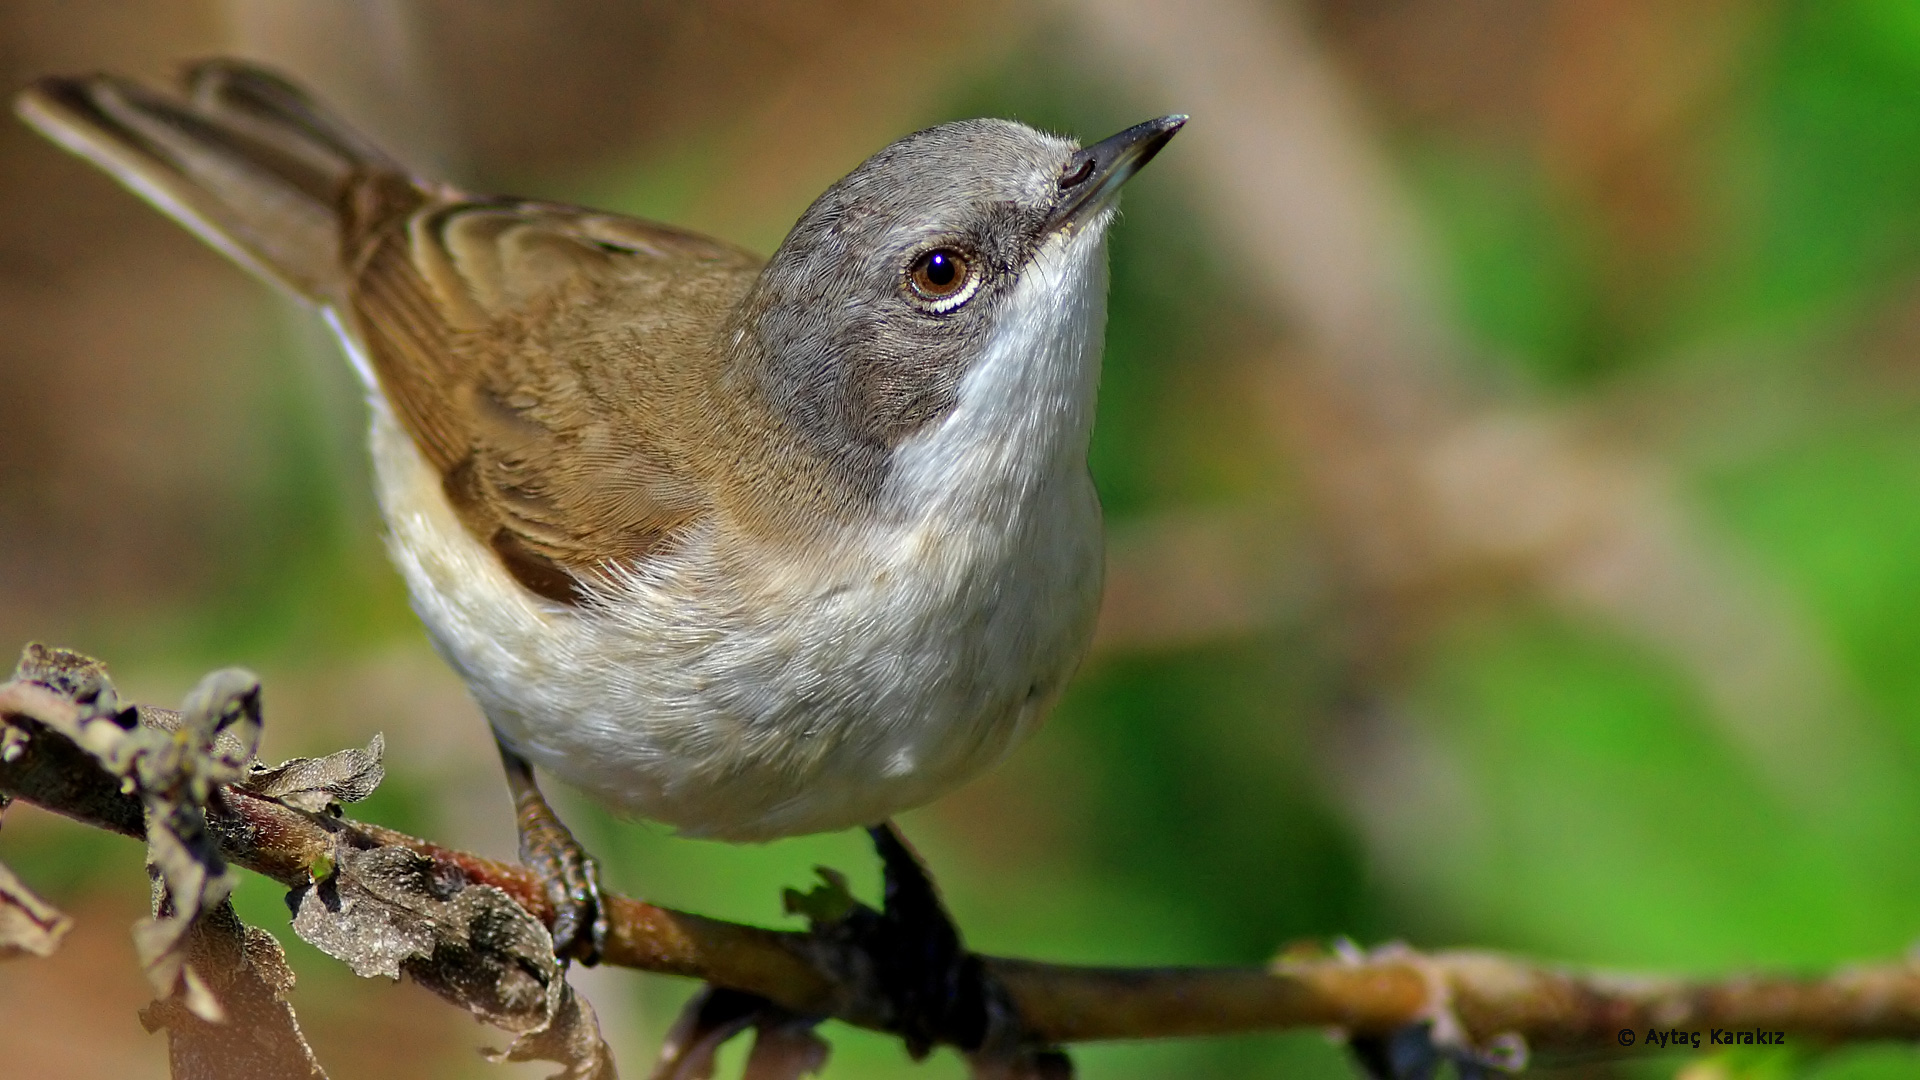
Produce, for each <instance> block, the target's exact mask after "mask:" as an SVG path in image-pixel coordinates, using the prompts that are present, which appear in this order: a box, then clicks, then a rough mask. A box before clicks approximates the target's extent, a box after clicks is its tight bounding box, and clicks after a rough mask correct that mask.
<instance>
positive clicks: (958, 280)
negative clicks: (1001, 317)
mask: <svg viewBox="0 0 1920 1080" xmlns="http://www.w3.org/2000/svg"><path fill="white" fill-rule="evenodd" d="M907 285H908V287H909V288H911V289H912V290H913V294H914V295H915V296H917V297H919V298H920V299H921V300H922V301H924V302H925V303H926V305H927V306H928V307H930V308H932V309H933V310H935V311H939V312H946V311H952V310H953V309H954V308H957V307H959V306H960V305H961V304H964V303H966V302H967V300H968V298H969V297H971V296H973V294H974V291H975V290H976V289H978V288H979V287H980V280H979V276H978V275H977V274H975V273H974V272H973V264H972V262H970V261H969V260H968V259H967V257H966V256H965V255H963V254H961V253H960V252H958V251H955V250H954V249H953V248H945V247H941V248H934V249H933V250H931V251H925V252H921V254H920V257H919V258H917V259H915V260H913V265H912V266H911V267H908V268H907Z"/></svg>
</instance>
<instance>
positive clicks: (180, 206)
mask: <svg viewBox="0 0 1920 1080" xmlns="http://www.w3.org/2000/svg"><path fill="white" fill-rule="evenodd" d="M16 111H17V112H18V114H19V115H20V116H21V117H22V118H23V119H24V120H25V121H26V122H27V123H28V124H30V125H32V126H33V127H34V128H36V129H38V130H39V131H40V132H41V133H43V134H45V135H46V136H48V137H49V138H51V139H52V140H53V141H54V142H56V143H58V144H59V145H60V146H62V147H64V148H65V149H67V150H69V151H72V152H74V153H77V154H78V155H80V156H81V157H83V158H85V159H87V160H88V161H90V162H92V163H93V164H94V165H96V166H98V167H100V168H101V169H103V170H105V171H106V172H107V173H109V174H110V175H111V176H113V177H114V178H115V179H117V180H118V181H119V182H120V183H121V184H123V185H125V186H126V187H127V188H129V189H131V190H132V191H133V192H134V193H135V194H137V195H139V196H140V197H142V198H144V199H145V200H146V201H148V202H149V203H151V204H152V205H153V206H155V207H157V208H158V209H159V210H161V211H162V212H164V213H165V214H167V215H169V216H170V217H172V218H173V219H175V220H176V221H178V222H179V223H180V224H182V225H184V226H185V227H186V228H188V229H189V230H191V231H192V232H193V233H195V234H196V235H198V236H199V237H200V239H202V240H203V241H205V242H207V243H209V244H211V245H212V246H213V247H214V248H216V249H218V250H219V251H221V252H223V253H224V254H226V255H227V256H229V257H230V258H232V259H233V260H234V261H236V262H237V263H239V264H240V265H241V266H243V267H245V268H246V269H247V270H250V271H252V272H253V273H255V274H256V275H258V276H260V277H261V278H264V279H265V280H267V281H269V282H271V283H273V284H274V285H277V286H278V287H280V288H281V289H282V290H284V291H285V292H287V293H290V294H291V295H292V296H294V297H296V298H297V299H299V300H300V301H302V302H304V303H306V304H307V305H309V306H311V307H313V308H316V309H318V311H319V312H320V314H321V316H322V317H323V318H324V319H325V320H326V321H327V323H328V324H329V325H330V326H331V327H332V328H333V330H334V331H335V332H336V333H337V335H338V336H339V338H340V341H341V343H342V345H343V346H344V350H345V352H346V354H347V357H348V359H349V361H350V362H351V364H352V366H353V368H354V370H355V371H356V372H357V373H358V375H359V378H360V379H361V381H362V382H363V384H364V387H365V392H366V397H367V401H368V404H369V406H370V416H371V420H370V436H369V443H370V447H371V457H372V464H373V476H374V482H375V486H376V488H377V495H378V500H379V505H380V509H381V511H382V515H383V517H384V520H385V526H386V531H387V545H388V549H389V552H390V554H391V557H392V560H393V562H394V564H395V565H396V566H397V567H398V569H399V571H400V573H401V575H402V576H403V577H404V578H405V580H406V584H407V588H408V592H409V595H410V598H411V601H412V604H413V607H414V609H415V611H416V612H417V613H418V615H419V617H420V619H421V621H422V622H423V623H424V625H425V627H426V630H427V633H428V635H429V636H430V638H431V639H432V641H433V643H434V646H435V647H436V649H437V650H438V652H439V653H440V655H441V656H442V657H444V658H445V660H446V662H447V663H448V664H449V665H451V666H452V668H453V669H454V670H455V671H456V672H458V674H459V675H460V676H461V678H462V679H463V680H464V681H465V683H466V686H467V687H468V689H469V691H470V692H471V694H472V696H473V698H474V699H475V700H476V702H477V703H478V705H479V708H480V710H481V712H482V713H483V714H484V715H485V717H486V720H487V722H488V724H489V725H490V727H491V729H492V732H493V734H494V737H495V740H496V742H497V744H498V747H499V751H500V757H501V760H502V763H503V766H504V770H505V772H506V775H507V780H508V786H509V789H510V792H511V794H512V796H513V798H514V801H515V805H516V809H517V817H518V824H519V830H520V856H521V858H522V860H523V861H524V862H526V863H528V864H529V865H531V866H532V867H534V868H535V869H536V870H537V871H539V872H540V874H541V875H542V877H543V879H544V880H545V881H546V883H547V884H546V888H547V890H548V894H549V897H550V898H551V899H552V900H553V902H554V906H555V909H556V911H557V912H558V915H557V916H556V918H555V920H554V923H553V939H554V945H555V949H556V952H558V953H560V954H563V955H572V956H577V957H579V958H580V959H582V960H585V961H587V962H592V961H593V959H594V958H595V957H596V956H597V950H598V948H599V946H600V944H601V942H602V941H603V940H604V937H605V934H606V932H607V927H606V923H605V919H606V916H605V912H604V910H603V909H602V906H601V905H600V903H599V899H600V898H599V881H598V873H599V872H598V865H597V863H596V862H595V861H594V860H593V859H592V857H591V856H589V855H588V854H587V853H586V852H585V851H584V850H583V849H582V848H581V846H580V844H579V843H578V842H577V841H576V840H575V839H574V838H573V836H572V834H571V832H569V831H568V830H567V828H566V826H565V824H564V823H563V822H561V821H560V819H559V817H558V816H557V815H556V814H555V813H554V812H553V811H552V809H551V807H549V806H548V805H547V803H546V800H545V798H544V797H543V795H542V793H541V790H540V787H539V783H538V781H537V779H536V774H535V771H534V770H535V769H536V768H538V769H541V770H544V771H545V772H546V773H547V774H549V775H551V776H553V777H557V778H559V779H560V780H562V781H564V782H566V783H568V784H571V785H573V786H574V787H576V788H578V789H580V790H581V791H583V792H585V793H586V794H587V795H588V796H590V797H592V798H594V799H596V800H598V801H599V802H601V803H603V804H605V805H607V806H608V807H610V808H612V809H614V810H615V811H617V812H620V813H623V814H627V815H632V816H636V817H640V818H645V819H649V820H653V821H657V822H661V823H664V824H666V825H668V826H671V827H673V828H674V829H676V830H678V831H680V832H682V833H684V834H687V835H691V836H699V837H712V838H717V839H722V840H730V841H739V842H752V841H763V840H770V839H774V838H778V837H783V836H792V835H799V834H806V833H815V832H824V831H831V830H838V829H846V828H853V827H869V828H872V829H876V830H880V829H881V828H882V826H883V824H884V823H886V822H887V821H889V820H890V818H891V817H892V816H893V815H895V814H897V813H899V812H900V811H902V810H905V809H908V808H911V807H915V806H918V805H921V804H924V803H926V802H928V801H930V800H932V799H934V798H935V797H937V796H939V795H941V794H943V793H945V792H947V791H949V790H951V789H952V788H954V787H955V786H957V785H959V784H960V783H962V782H964V781H966V780H967V779H969V778H971V777H973V776H975V775H977V774H979V773H980V772H981V771H983V770H984V769H986V768H988V767H989V766H991V765H992V764H994V763H995V762H997V761H999V760H1000V759H1001V758H1003V757H1004V756H1005V755H1006V754H1007V753H1008V752H1009V751H1010V750H1011V749H1012V748H1013V747H1014V746H1015V745H1016V744H1018V743H1019V742H1020V741H1021V740H1022V739H1023V738H1025V737H1026V736H1028V735H1030V734H1031V733H1032V732H1033V731H1034V730H1035V729H1036V728H1037V727H1038V726H1039V725H1040V723H1041V721H1042V719H1043V718H1044V716H1045V715H1046V713H1047V711H1048V710H1049V708H1050V707H1051V705H1052V704H1053V702H1054V701H1055V700H1056V699H1057V697H1058V696H1059V694H1060V692H1061V690H1062V687H1063V686H1064V685H1065V683H1066V682H1067V680H1068V678H1069V676H1070V675H1071V674H1072V672H1073V671H1074V669H1075V667H1076V666H1077V664H1078V663H1079V661H1080V660H1081V658H1082V657H1083V655H1084V654H1085V652H1086V650H1087V647H1088V644H1089V640H1090V638H1091V636H1092V631H1093V625H1094V619H1095V615H1096V612H1097V609H1098V605H1099V598H1100V591H1101V580H1102V573H1103V546H1102V527H1101V511H1100V504H1099V499H1098V497H1097V494H1096V492H1095V489H1094V486H1093V483H1092V480H1091V477H1090V474H1089V470H1088V464H1087V453H1088V445H1089V438H1090V434H1091V430H1092V425H1093V421H1094V410H1095V402H1096V396H1097V386H1098V382H1099V368H1100V356H1101V349H1102V335H1103V330H1104V325H1105V319H1106V310H1105V303H1106V288H1107V280H1106V238H1107V233H1108V230H1109V226H1110V224H1111V223H1112V221H1113V220H1114V215H1115V208H1116V195H1117V193H1118V191H1119V189H1120V187H1121V185H1122V184H1124V183H1125V182H1126V181H1127V179H1128V178H1130V177H1131V176H1133V175H1134V174H1135V173H1136V172H1137V171H1138V170H1139V169H1140V167H1141V166H1143V165H1144V164H1146V162H1147V161H1148V160H1149V159H1150V158H1152V157H1153V156H1154V155H1155V154H1156V153H1157V152H1158V151H1159V150H1160V149H1161V148H1162V147H1163V146H1165V145H1166V143H1167V142H1168V140H1169V139H1171V138H1172V137H1173V135H1174V133H1175V132H1177V131H1178V130H1180V128H1181V126H1182V124H1184V123H1185V121H1186V119H1187V118H1186V117H1185V116H1181V115H1170V116H1164V117H1161V118H1159V119H1155V120H1150V121H1147V122H1146V123H1143V124H1139V125H1136V126H1134V127H1131V128H1128V129H1127V130H1125V131H1122V132H1120V133H1119V134H1117V135H1114V136H1113V137H1111V138H1108V139H1105V140H1102V141H1099V142H1096V143H1093V144H1091V145H1088V146H1084V147H1083V146H1081V145H1079V144H1078V143H1076V142H1074V141H1073V140H1071V139H1068V138H1064V137H1061V136H1058V135H1053V134H1048V133H1044V132H1042V131H1039V130H1037V129H1035V128H1032V127H1028V126H1026V125H1024V124H1020V123H1017V122H1014V121H1009V120H999V119H974V120H963V121H958V122H953V123H946V124H941V125H939V126H936V127H931V128H928V129H926V130H923V131H919V132H915V133H913V134H909V135H906V136H905V137H903V138H900V139H898V140H897V141H895V142H893V143H891V144H890V145H888V146H886V147H884V148H882V149H881V150H880V151H879V152H877V153H875V154H874V155H873V156H872V157H870V158H868V159H867V160H866V161H865V162H863V163H861V164H860V165H859V166H857V167H856V168H854V169H853V170H852V171H851V172H849V173H848V174H847V175H846V176H845V177H844V178H842V179H841V180H839V181H837V182H836V183H834V184H833V185H832V186H830V187H829V188H827V190H826V191H825V192H824V193H823V194H821V195H820V197H819V198H818V199H816V200H815V201H814V202H813V203H812V205H810V206H809V207H808V208H807V209H806V211H805V212H804V213H802V214H801V215H800V217H799V220H798V221H797V222H796V224H795V225H794V226H793V229H792V231H791V232H789V233H788V234H787V236H786V238H785V239H784V241H782V242H781V244H780V245H779V246H778V248H777V249H776V250H775V251H774V252H773V254H772V255H771V256H770V257H768V258H765V259H762V258H760V257H758V256H756V255H754V254H752V253H751V252H748V251H746V250H744V249H742V248H739V247H736V246H734V245H732V244H729V243H726V242H723V241H720V240H716V239H712V238H709V237H705V236H701V235H697V234H694V233H692V232H688V231H685V230H683V229H679V228H676V227H673V226H670V225H666V224H660V223H655V222H650V221H643V220H639V219H635V218H632V217H627V216H624V215H621V214H616V213H611V212H606V211H598V210H592V209H586V208H582V207H576V206H570V205H564V204H560V203H555V202H545V201H540V200H536V199H523V198H511V197H496V196H485V195H477V194H473V193H469V192H467V191H464V190H461V189H460V188H458V187H456V186H454V185H451V184H448V183H445V182H441V181H438V180H434V179H431V178H427V177H422V176H418V175H415V174H414V173H413V172H411V171H409V169H408V168H406V167H405V166H404V165H402V164H401V163H400V161H399V160H397V159H396V158H394V157H392V156H390V155H389V154H388V153H386V152H385V151H383V150H382V149H381V148H379V147H378V146H376V145H375V144H374V143H373V142H372V141H371V140H369V139H368V138H366V137H365V136H363V135H361V134H360V133H358V132H357V131H355V130H354V129H353V128H352V127H350V126H349V125H347V124H346V123H345V122H343V121H341V120H340V119H338V118H336V117H335V116H334V115H333V114H332V113H331V112H329V111H328V110H327V109H326V108H325V107H324V106H323V105H321V104H320V103H318V102H317V101H316V100H315V99H314V98H313V97H312V96H310V95H308V94H307V93H305V92H304V91H303V90H301V89H300V88H299V87H298V86H297V85H296V84H295V83H294V82H293V81H291V80H290V79H288V78H286V77H284V76H282V75H280V74H277V73H275V72H273V71H271V70H268V69H266V68H264V67H261V66H258V65H255V64H252V63H248V62H243V61H238V60H232V59H212V60H206V61H201V62H198V63H195V64H192V65H189V66H188V67H187V68H186V69H185V71H184V74H183V78H182V80H181V85H180V88H179V89H178V90H177V91H166V90H159V89H154V88H150V87H148V86H146V85H144V84H141V83H139V82H136V81H133V80H129V79H126V78H121V77H117V76H114V75H110V74H94V75H84V76H75V77H49V78H44V79H41V80H39V81H37V82H35V83H33V84H32V85H30V86H29V87H27V88H26V89H25V90H23V91H22V92H21V93H20V95H19V96H18V98H17V100H16ZM875 836H876V842H877V843H880V844H881V845H882V848H883V859H884V858H885V857H886V856H887V853H888V850H889V849H888V847H887V844H888V841H889V838H890V837H891V836H892V834H890V833H886V832H884V831H876V833H875ZM895 839H897V838H895ZM892 850H893V854H894V856H895V857H896V858H897V857H898V845H895V846H894V848H893V849H892ZM889 865H890V868H891V866H892V864H891V863H890V864H889Z"/></svg>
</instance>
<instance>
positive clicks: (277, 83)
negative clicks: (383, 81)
mask: <svg viewBox="0 0 1920 1080" xmlns="http://www.w3.org/2000/svg"><path fill="white" fill-rule="evenodd" d="M186 89H187V95H186V96H185V97H183V98H172V97H168V96H165V95H162V94H159V93H156V92H154V91H152V90H149V89H147V88H145V87H143V86H140V85H139V84H137V83H133V82H131V81H128V80H125V79H120V78H116V77H114V76H111V75H91V76H82V77H77V78H65V77H56V78H48V79H42V80H40V81H39V82H37V83H35V84H34V85H32V86H30V87H28V88H27V89H26V90H25V91H23V92H22V93H21V94H20V96H19V98H18V99H17V100H16V103H15V107H16V109H17V111H18V112H19V115H20V117H21V118H22V119H24V120H25V121H26V122H27V123H29V124H31V125H32V126H33V127H35V128H37V129H38V130H39V131H40V132H41V133H42V134H44V135H46V136H47V137H48V138H50V139H52V140H54V141H55V142H57V143H59V144H60V145H61V146H63V147H65V148H66V149H68V150H70V151H72V152H74V153H76V154H79V155H80V156H82V157H84V158H87V159H88V160H90V161H92V162H93V163H94V164H96V165H98V166H99V167H100V168H102V169H104V170H106V171H107V172H108V173H110V174H112V175H113V176H114V177H115V178H116V179H118V180H119V181H120V182H121V183H122V184H124V185H126V186H127V187H128V188H130V189H131V190H133V191H134V192H135V193H136V194H138V195H140V196H141V197H142V198H144V199H146V200H147V201H148V202H150V203H152V204H153V205H154V206H156V207H158V208H159V209H160V210H161V211H163V212H164V213H166V214H167V215H169V216H170V217H172V218H174V219H175V220H177V221H179V222H180V223H181V224H182V225H184V226H186V227H187V228H188V229H191V230H192V231H193V232H194V233H195V234H196V235H198V236H199V237H200V238H201V239H203V240H205V241H206V242H207V243H209V244H211V245H213V246H214V247H215V248H217V249H219V250H220V251H222V252H224V253H225V254H226V255H227V256H229V257H230V258H232V259H234V260H235V261H236V262H238V263H240V264H241V265H242V266H245V267H246V268H247V269H249V270H252V271H253V272H255V273H257V274H259V275H261V276H262V277H265V278H267V279H269V280H271V281H274V282H276V283H277V284H279V285H281V286H282V287H284V288H286V289H287V290H288V291H290V292H292V293H294V294H295V295H297V296H299V297H301V298H303V299H305V300H307V301H309V302H312V303H315V304H321V305H337V304H339V303H340V302H341V301H342V300H343V298H344V297H343V294H344V291H345V287H346V282H345V278H344V273H345V271H344V269H343V266H342V260H341V257H340V256H341V251H340V244H341V214H342V212H343V199H344V198H345V196H346V193H347V191H348V188H349V186H350V184H351V183H352V182H353V181H354V180H355V179H356V178H364V177H368V176H369V174H388V175H390V176H394V177H396V178H399V177H405V170H404V169H403V168H402V167H401V166H400V165H399V164H398V163H396V162H395V161H394V160H393V159H392V158H390V157H388V156H387V155H386V154H385V153H383V152H382V151H381V150H380V149H379V148H378V147H376V146H374V145H373V144H372V143H370V142H368V141H367V140H366V139H365V138H363V137H362V136H360V135H359V134H358V133H357V132H355V131H353V129H351V128H349V127H347V126H346V125H345V124H343V123H341V122H340V121H338V120H336V119H334V118H333V117H331V116H330V115H328V114H327V113H326V112H325V111H324V110H323V109H321V108H320V107H319V106H318V105H316V104H314V103H313V102H312V101H311V100H310V99H308V98H307V97H306V96H305V95H303V94H301V93H300V91H299V90H297V89H295V88H294V87H293V86H292V85H291V84H290V83H288V82H286V81H285V80H283V79H281V78H279V77H278V76H275V75H273V74H270V73H268V72H266V71H263V70H261V69H259V68H256V67H253V66H250V65H247V64H243V63H240V62H237V61H232V60H212V61H206V62H204V63H201V64H198V65H195V66H194V67H193V68H191V69H189V71H188V73H187V80H186Z"/></svg>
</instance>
